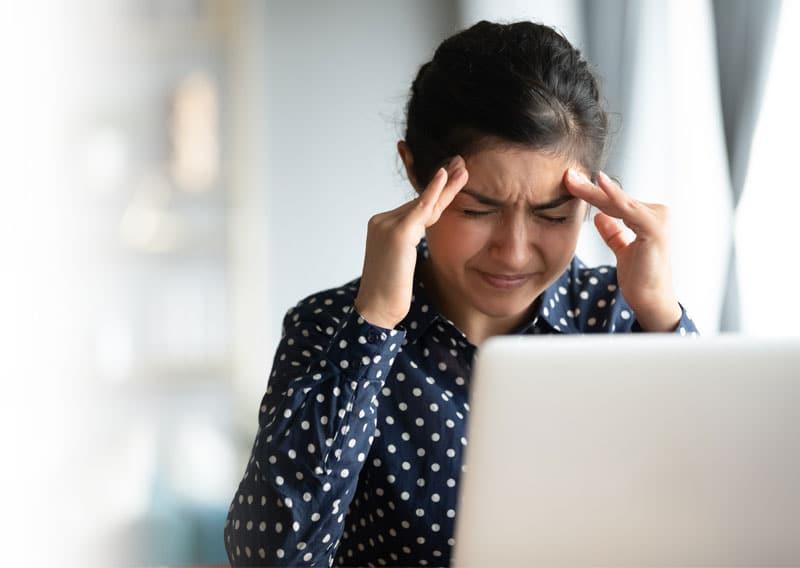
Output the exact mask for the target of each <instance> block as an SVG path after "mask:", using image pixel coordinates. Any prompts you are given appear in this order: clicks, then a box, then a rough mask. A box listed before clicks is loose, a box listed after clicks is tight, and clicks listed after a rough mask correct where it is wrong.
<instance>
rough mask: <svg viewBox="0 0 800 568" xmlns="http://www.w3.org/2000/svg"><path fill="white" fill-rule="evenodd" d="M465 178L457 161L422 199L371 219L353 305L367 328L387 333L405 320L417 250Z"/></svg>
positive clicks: (439, 174)
mask: <svg viewBox="0 0 800 568" xmlns="http://www.w3.org/2000/svg"><path fill="white" fill-rule="evenodd" d="M468 178H469V174H468V173H467V168H466V163H465V162H464V158H462V157H461V156H460V155H456V156H454V157H453V158H452V159H451V160H450V162H449V163H448V165H447V169H446V170H445V168H440V169H439V170H438V171H437V172H436V174H435V175H434V176H433V178H432V179H431V181H430V183H429V184H428V186H427V187H426V188H425V191H423V192H422V194H420V195H418V196H417V197H416V198H414V199H412V200H411V201H409V202H407V203H404V204H403V205H401V206H400V207H398V208H396V209H392V210H391V211H386V212H384V213H378V214H376V215H373V216H372V217H371V218H370V220H369V225H368V226H367V246H366V253H365V255H364V268H363V270H362V273H361V285H360V287H359V290H358V295H357V296H356V299H355V302H354V307H355V309H356V311H358V313H359V314H361V317H363V318H364V319H365V320H367V321H368V322H369V323H371V324H373V325H377V326H380V327H385V328H389V329H391V328H394V327H395V326H396V325H397V324H398V323H400V322H401V321H402V320H403V318H405V317H406V315H407V314H408V312H409V310H410V309H411V295H412V291H413V284H414V282H413V281H414V268H415V266H416V262H417V245H418V244H419V242H420V240H422V237H424V236H425V229H426V228H428V227H430V226H431V225H433V224H434V223H436V222H437V221H438V220H439V217H440V216H441V214H442V212H443V211H444V210H445V209H446V208H447V207H448V206H449V205H450V202H452V201H453V198H454V197H455V196H456V194H457V193H458V192H459V191H461V188H463V187H464V185H465V184H466V183H467V179H468Z"/></svg>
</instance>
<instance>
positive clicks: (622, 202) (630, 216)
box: [565, 169, 658, 236]
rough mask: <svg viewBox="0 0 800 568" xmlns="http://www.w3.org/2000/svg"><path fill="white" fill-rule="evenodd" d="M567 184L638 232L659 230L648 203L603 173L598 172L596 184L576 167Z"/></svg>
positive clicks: (585, 198)
mask: <svg viewBox="0 0 800 568" xmlns="http://www.w3.org/2000/svg"><path fill="white" fill-rule="evenodd" d="M573 172H575V173H577V174H578V176H577V177H575V176H574V175H573ZM565 186H566V188H567V190H568V191H569V192H570V193H572V194H573V195H575V196H577V197H580V198H581V199H583V200H584V201H588V202H589V203H590V204H591V205H594V206H595V207H597V208H598V209H599V210H600V211H601V212H603V213H605V214H606V215H609V216H611V217H616V218H617V219H622V220H623V221H624V222H625V224H626V225H627V226H628V227H630V228H631V229H632V230H633V231H634V232H635V233H636V234H637V235H642V236H646V235H647V236H649V235H651V234H654V233H656V232H657V231H658V223H657V221H656V219H655V217H654V215H653V212H652V211H651V210H650V209H649V208H648V207H647V205H645V204H644V203H641V202H639V201H636V200H635V199H633V198H632V197H630V196H629V195H628V194H627V193H625V192H624V191H623V190H622V188H621V187H619V186H618V185H617V184H616V183H615V182H614V181H613V180H611V178H609V177H608V176H607V175H606V174H605V173H603V172H598V174H597V184H593V183H592V182H590V181H589V180H588V179H587V178H586V177H585V176H584V175H583V174H581V173H580V172H578V171H577V170H573V169H570V170H569V174H568V175H567V176H566V177H565Z"/></svg>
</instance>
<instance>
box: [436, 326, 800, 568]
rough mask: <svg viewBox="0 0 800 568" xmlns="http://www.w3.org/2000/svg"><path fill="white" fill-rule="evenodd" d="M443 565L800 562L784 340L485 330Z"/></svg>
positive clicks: (795, 403) (791, 385) (796, 387)
mask: <svg viewBox="0 0 800 568" xmlns="http://www.w3.org/2000/svg"><path fill="white" fill-rule="evenodd" d="M469 404H470V416H469V422H468V431H467V438H468V445H467V447H466V448H465V454H464V460H465V461H464V463H465V466H466V467H465V469H464V471H463V472H462V474H461V480H460V482H459V506H458V514H457V516H456V526H455V530H456V533H455V548H454V551H453V562H452V563H453V565H454V566H534V565H535V566H553V567H554V566H636V567H640V566H800V338H763V337H758V338H757V337H746V336H741V335H720V336H715V337H702V336H700V337H691V338H689V337H681V336H672V335H667V334H641V335H607V336H588V335H566V336H555V335H554V336H498V337H493V338H491V339H489V340H487V341H486V342H485V343H484V344H483V346H482V347H481V349H480V350H479V351H478V355H477V360H476V363H475V367H474V372H473V375H472V384H471V387H470V398H469Z"/></svg>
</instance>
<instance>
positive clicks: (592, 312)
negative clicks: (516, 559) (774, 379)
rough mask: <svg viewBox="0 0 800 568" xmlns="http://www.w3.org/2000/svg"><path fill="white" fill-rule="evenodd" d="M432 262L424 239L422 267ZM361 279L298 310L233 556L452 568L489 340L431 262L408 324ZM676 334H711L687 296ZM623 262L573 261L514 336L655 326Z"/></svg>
mask: <svg viewBox="0 0 800 568" xmlns="http://www.w3.org/2000/svg"><path fill="white" fill-rule="evenodd" d="M427 259H428V249H427V241H426V240H425V239H424V238H423V239H422V240H421V241H420V243H419V245H418V246H417V267H419V266H421V263H423V262H426V261H427ZM359 283H360V278H357V279H355V280H352V281H350V282H347V283H346V284H344V285H342V286H340V287H338V288H331V289H328V290H324V291H321V292H318V293H315V294H312V295H310V296H308V297H306V298H304V299H302V300H301V301H300V302H298V303H297V305H295V306H294V307H292V308H290V309H289V310H288V311H287V312H286V315H285V317H284V319H283V332H282V335H281V340H280V344H279V345H278V349H277V351H276V353H275V358H274V361H273V366H272V372H271V374H270V377H269V380H268V382H267V389H266V394H265V395H264V397H263V399H262V401H261V406H260V410H259V414H258V432H257V433H256V437H255V443H254V444H253V448H252V453H251V456H250V460H249V461H248V463H247V467H246V471H245V473H244V477H243V479H242V481H241V482H240V484H239V488H238V490H237V491H236V494H235V495H234V498H233V501H232V503H231V505H230V510H229V512H228V517H227V520H226V522H225V528H224V539H225V547H226V550H227V553H228V557H229V559H230V562H231V564H232V565H242V566H244V565H249V566H253V565H269V566H274V565H290V566H296V565H300V566H332V565H334V564H336V565H358V566H384V565H398V564H399V565H405V566H408V565H420V566H432V565H433V566H447V565H449V563H450V554H451V548H452V546H453V545H454V544H455V540H454V538H453V534H454V523H455V517H456V504H457V496H458V494H457V491H458V481H459V475H460V473H461V472H462V471H463V469H464V467H463V464H462V453H463V450H464V447H465V446H466V445H467V438H466V424H467V417H468V415H469V401H468V398H469V396H468V391H469V377H470V371H471V369H472V363H473V358H474V356H475V352H476V351H477V349H478V348H477V347H475V346H474V345H472V344H471V343H470V342H469V341H468V340H467V338H466V336H465V335H464V334H463V333H462V332H461V331H460V330H459V329H458V328H457V327H456V326H455V325H454V324H453V322H452V321H450V320H449V319H448V318H446V317H445V316H444V315H443V314H441V313H439V312H438V311H437V310H436V308H435V307H434V305H433V304H432V303H431V300H430V296H429V295H427V292H426V290H425V286H424V283H423V282H422V280H421V278H420V270H419V268H417V270H415V274H414V284H413V296H412V303H411V308H410V310H409V313H408V315H407V316H406V318H405V319H404V320H403V321H402V322H401V323H400V324H398V325H397V326H396V327H395V329H388V328H384V327H380V326H377V325H373V324H371V323H369V322H368V321H366V320H364V318H362V317H361V316H360V315H359V313H358V312H357V311H356V310H355V308H354V307H353V301H354V300H355V297H356V294H357V292H358V287H359ZM681 311H682V316H681V320H680V322H679V323H678V325H677V326H676V328H675V330H674V333H679V334H681V335H697V329H696V327H695V325H694V324H693V322H692V320H691V319H690V318H689V315H688V314H687V313H686V310H685V309H684V308H683V306H681ZM642 331H643V330H642V328H641V326H640V325H639V324H638V322H637V321H636V314H635V313H634V312H633V310H632V309H631V308H630V307H629V306H628V305H627V304H626V303H625V299H624V298H623V296H622V295H621V294H620V290H619V288H618V287H617V279H616V268H615V267H614V266H599V267H595V268H587V267H586V266H584V264H583V263H582V262H581V261H580V260H579V259H578V258H577V256H573V258H572V261H571V263H570V266H569V268H568V269H567V270H565V271H564V273H563V274H562V275H561V276H560V277H559V278H558V280H556V281H555V282H554V283H553V284H552V285H550V286H549V287H548V288H547V289H546V290H545V291H544V292H543V293H542V295H540V297H539V299H538V309H537V310H536V313H535V315H534V316H533V317H532V318H531V319H530V321H528V322H526V323H525V324H524V325H522V326H520V327H519V328H518V329H517V330H516V331H514V332H513V333H517V334H523V333H524V334H546V333H625V332H642Z"/></svg>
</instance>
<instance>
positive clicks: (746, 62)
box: [713, 0, 781, 332]
mask: <svg viewBox="0 0 800 568" xmlns="http://www.w3.org/2000/svg"><path fill="white" fill-rule="evenodd" d="M713 6H714V21H715V26H716V32H717V33H716V39H717V58H718V61H719V86H720V97H721V101H720V102H721V104H722V115H723V120H724V126H725V146H726V149H727V152H728V167H729V170H730V178H731V191H732V192H733V194H732V196H733V207H734V211H735V210H736V207H737V206H738V204H739V200H740V198H741V195H742V189H743V186H744V182H745V178H746V175H747V166H748V162H749V160H750V146H751V144H752V140H753V131H754V130H755V127H756V121H757V118H758V112H759V109H760V108H761V99H762V95H763V92H764V83H765V81H766V78H767V70H768V68H769V61H770V58H771V56H772V48H773V44H774V38H775V32H776V28H777V22H778V16H779V14H780V7H781V0H758V1H757V2H754V1H753V0H713ZM729 254H730V256H729V261H728V285H727V287H726V290H725V300H724V302H723V306H722V314H721V317H720V331H722V332H736V331H739V329H740V309H739V289H738V282H737V278H736V242H735V241H734V240H733V239H731V249H730V253H729Z"/></svg>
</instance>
